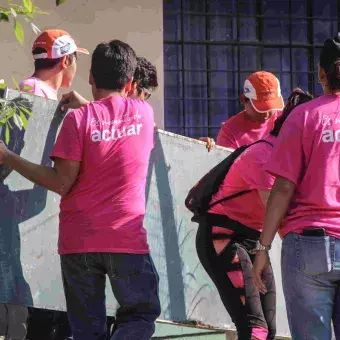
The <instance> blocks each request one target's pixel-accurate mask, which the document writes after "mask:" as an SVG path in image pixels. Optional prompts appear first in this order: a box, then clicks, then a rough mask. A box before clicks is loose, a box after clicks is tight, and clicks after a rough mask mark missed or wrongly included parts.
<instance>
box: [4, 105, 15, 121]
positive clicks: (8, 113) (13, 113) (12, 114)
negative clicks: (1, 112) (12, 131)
mask: <svg viewBox="0 0 340 340" xmlns="http://www.w3.org/2000/svg"><path fill="white" fill-rule="evenodd" d="M14 115H15V109H13V107H10V108H8V110H7V115H6V116H7V120H8V119H11V118H12V117H13V116H14Z"/></svg>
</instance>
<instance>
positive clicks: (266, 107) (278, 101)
mask: <svg viewBox="0 0 340 340" xmlns="http://www.w3.org/2000/svg"><path fill="white" fill-rule="evenodd" d="M250 102H251V104H252V106H253V108H254V109H255V110H256V111H258V112H261V113H263V112H267V111H271V110H282V109H283V108H284V102H283V98H282V97H279V98H275V99H271V100H266V101H263V100H255V99H250Z"/></svg>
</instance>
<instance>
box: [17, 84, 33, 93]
mask: <svg viewBox="0 0 340 340" xmlns="http://www.w3.org/2000/svg"><path fill="white" fill-rule="evenodd" d="M20 90H21V91H22V92H32V91H33V90H34V88H33V86H31V85H27V84H26V85H24V86H22V87H21V89H20Z"/></svg>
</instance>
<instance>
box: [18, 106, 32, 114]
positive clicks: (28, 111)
mask: <svg viewBox="0 0 340 340" xmlns="http://www.w3.org/2000/svg"><path fill="white" fill-rule="evenodd" d="M18 107H19V110H20V111H21V112H23V113H26V114H27V115H28V116H32V112H31V111H30V110H28V109H27V108H26V107H25V106H21V105H19V106H18Z"/></svg>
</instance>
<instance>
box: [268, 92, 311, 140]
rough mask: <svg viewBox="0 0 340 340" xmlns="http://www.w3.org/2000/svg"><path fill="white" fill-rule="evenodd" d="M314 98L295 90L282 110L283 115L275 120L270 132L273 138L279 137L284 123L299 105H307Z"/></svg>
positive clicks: (307, 93)
mask: <svg viewBox="0 0 340 340" xmlns="http://www.w3.org/2000/svg"><path fill="white" fill-rule="evenodd" d="M313 98H314V97H313V96H312V95H311V94H310V93H309V92H304V91H303V90H301V89H300V88H298V87H297V88H295V89H294V90H293V91H292V93H291V94H290V95H289V97H288V99H287V103H286V106H285V107H284V108H283V110H282V114H281V116H280V117H279V118H277V119H276V120H275V123H274V128H273V130H272V131H271V132H270V134H271V135H272V136H275V137H277V136H278V135H279V133H280V130H281V127H282V125H283V123H284V122H285V121H286V119H287V117H288V116H289V114H290V113H291V112H292V111H293V110H294V109H295V108H296V107H297V106H299V105H301V104H303V103H307V102H309V101H310V100H312V99H313Z"/></svg>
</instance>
